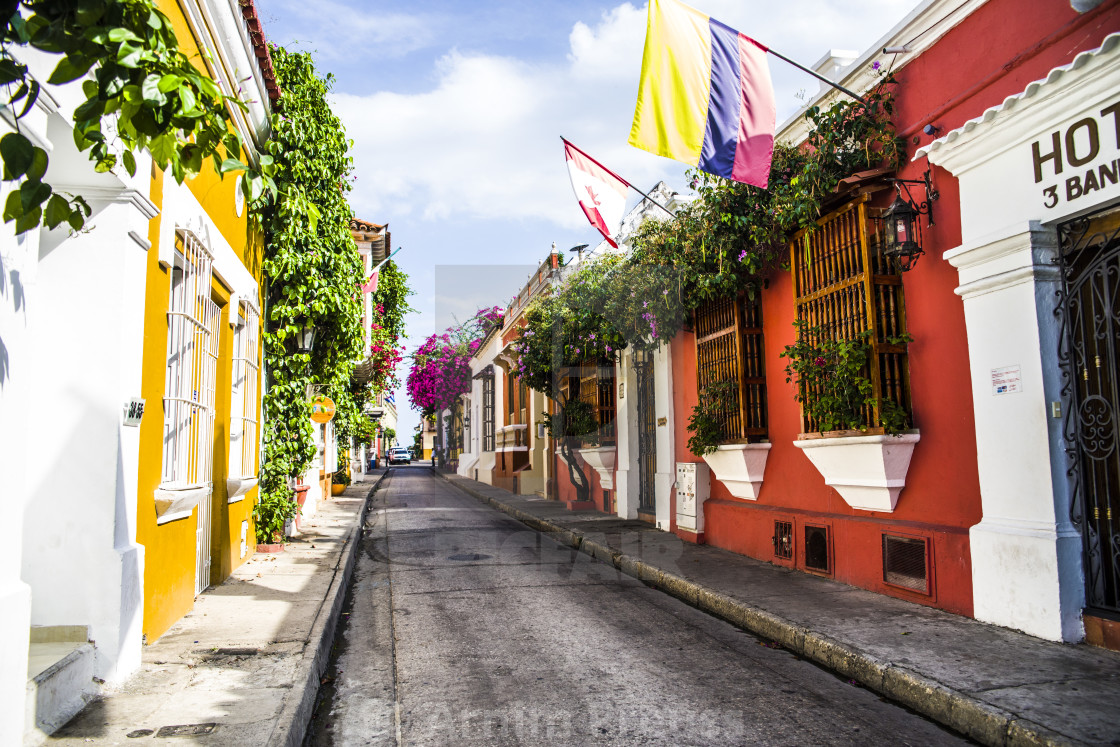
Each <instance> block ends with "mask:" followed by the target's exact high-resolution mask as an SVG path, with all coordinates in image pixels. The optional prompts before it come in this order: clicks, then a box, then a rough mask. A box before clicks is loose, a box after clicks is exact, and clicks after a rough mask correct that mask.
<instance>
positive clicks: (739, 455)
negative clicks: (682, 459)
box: [704, 443, 770, 501]
mask: <svg viewBox="0 0 1120 747" xmlns="http://www.w3.org/2000/svg"><path fill="white" fill-rule="evenodd" d="M769 455H770V444H768V443H767V444H724V445H722V446H720V447H718V448H717V449H716V450H715V451H714V452H713V453H711V454H705V455H704V461H705V462H707V463H708V466H709V467H711V468H712V475H713V476H714V477H715V478H716V479H717V480H719V481H720V482H722V483H723V485H724V487H725V488H727V490H728V492H729V493H731V495H733V496H735V497H736V498H742V499H743V500H747V501H757V500H758V494H759V492H760V491H761V490H762V477H763V475H764V474H765V473H766V458H767V457H768V456H769Z"/></svg>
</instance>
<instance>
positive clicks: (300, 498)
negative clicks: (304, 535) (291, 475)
mask: <svg viewBox="0 0 1120 747" xmlns="http://www.w3.org/2000/svg"><path fill="white" fill-rule="evenodd" d="M308 490H311V486H310V485H296V505H297V506H299V511H297V512H296V529H297V530H299V529H302V528H303V504H304V503H305V502H306V501H307V491H308Z"/></svg>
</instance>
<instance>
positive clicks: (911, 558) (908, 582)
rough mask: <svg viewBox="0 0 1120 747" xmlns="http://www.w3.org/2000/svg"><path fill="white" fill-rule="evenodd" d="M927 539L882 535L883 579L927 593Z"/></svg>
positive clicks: (889, 582)
mask: <svg viewBox="0 0 1120 747" xmlns="http://www.w3.org/2000/svg"><path fill="white" fill-rule="evenodd" d="M927 545H928V540H925V539H918V538H915V537H895V536H892V535H889V534H884V535H883V580H884V581H886V582H887V583H888V584H893V585H894V586H901V587H903V588H906V589H913V590H914V591H920V592H922V593H923V594H928V593H929V569H928V568H927V563H926V561H927V557H928V553H927Z"/></svg>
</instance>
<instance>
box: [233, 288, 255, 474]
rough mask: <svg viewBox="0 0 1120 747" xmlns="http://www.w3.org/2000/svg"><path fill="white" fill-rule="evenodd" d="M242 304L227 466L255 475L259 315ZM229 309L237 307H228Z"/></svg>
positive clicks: (235, 350)
mask: <svg viewBox="0 0 1120 747" xmlns="http://www.w3.org/2000/svg"><path fill="white" fill-rule="evenodd" d="M241 308H242V314H241V323H240V324H239V325H238V326H237V331H236V332H235V333H234V335H233V390H232V393H231V395H232V396H231V397H230V401H231V407H230V410H231V412H230V439H229V470H230V475H231V476H236V477H256V474H257V451H258V449H257V443H258V439H259V430H258V421H257V404H258V395H257V392H258V388H257V386H258V381H259V380H260V377H259V372H260V345H259V340H260V336H259V335H260V315H259V314H257V311H256V309H254V308H253V307H252V306H249V305H248V304H242V305H241ZM230 313H236V311H235V310H231V312H230Z"/></svg>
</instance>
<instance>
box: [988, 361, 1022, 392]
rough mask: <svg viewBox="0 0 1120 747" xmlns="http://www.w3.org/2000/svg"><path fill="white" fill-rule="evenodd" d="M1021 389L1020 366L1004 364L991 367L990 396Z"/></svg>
mask: <svg viewBox="0 0 1120 747" xmlns="http://www.w3.org/2000/svg"><path fill="white" fill-rule="evenodd" d="M1021 391H1023V371H1022V367H1021V366H1004V367H1003V368H993V369H992V396H993V397H998V396H999V395H1001V394H1013V393H1015V392H1021Z"/></svg>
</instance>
